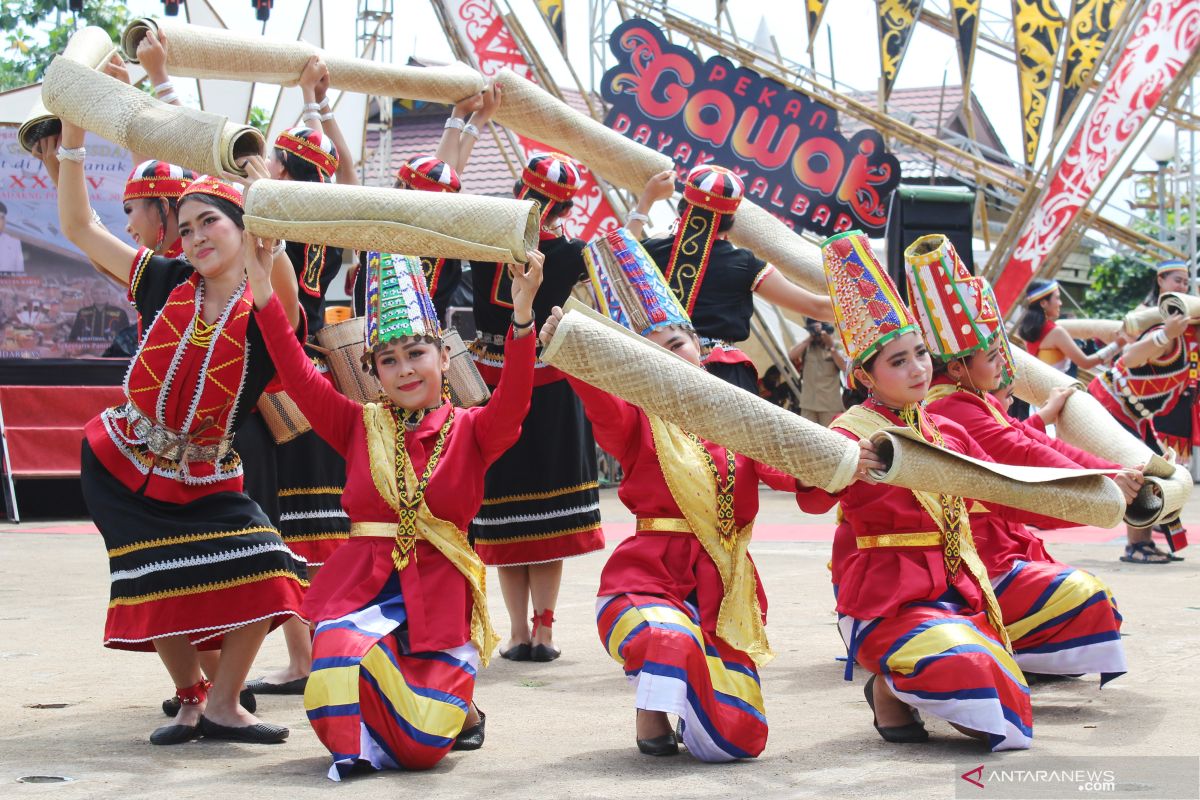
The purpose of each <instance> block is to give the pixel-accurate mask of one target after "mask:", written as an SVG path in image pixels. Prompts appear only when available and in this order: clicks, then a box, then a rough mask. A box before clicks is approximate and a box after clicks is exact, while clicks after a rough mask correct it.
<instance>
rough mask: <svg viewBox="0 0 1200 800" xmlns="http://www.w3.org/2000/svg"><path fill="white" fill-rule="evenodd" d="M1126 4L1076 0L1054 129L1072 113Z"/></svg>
mask: <svg viewBox="0 0 1200 800" xmlns="http://www.w3.org/2000/svg"><path fill="white" fill-rule="evenodd" d="M1127 5H1128V2H1127V0H1075V6H1074V8H1073V9H1072V11H1071V22H1070V23H1069V24H1068V25H1067V48H1066V51H1065V53H1064V54H1063V75H1062V96H1061V97H1060V98H1059V100H1058V117H1057V118H1056V119H1055V121H1054V127H1055V128H1057V127H1058V126H1060V125H1062V123H1063V117H1064V115H1066V114H1067V112H1069V111H1070V110H1071V105H1072V104H1073V103H1074V102H1075V98H1076V97H1077V96H1078V95H1079V92H1080V90H1081V89H1082V88H1083V87H1084V85H1085V84H1087V82H1088V80H1090V79H1091V77H1092V73H1093V72H1095V71H1096V64H1097V63H1098V62H1099V61H1100V54H1101V53H1103V52H1104V45H1106V44H1107V43H1108V37H1109V35H1110V34H1112V31H1113V28H1115V27H1116V26H1117V23H1118V22H1120V20H1121V14H1122V13H1124V11H1125V7H1126V6H1127Z"/></svg>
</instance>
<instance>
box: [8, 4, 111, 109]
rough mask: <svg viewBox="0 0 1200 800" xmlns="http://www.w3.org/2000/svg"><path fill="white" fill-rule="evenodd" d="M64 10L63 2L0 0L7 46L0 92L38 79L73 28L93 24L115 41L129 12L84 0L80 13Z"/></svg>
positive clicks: (59, 51)
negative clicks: (82, 9)
mask: <svg viewBox="0 0 1200 800" xmlns="http://www.w3.org/2000/svg"><path fill="white" fill-rule="evenodd" d="M66 7H67V2H66V0H57V2H56V1H55V0H0V30H3V31H4V32H5V37H6V38H5V41H6V44H7V46H6V47H5V49H4V52H3V54H2V55H0V91H4V90H8V89H15V88H17V87H19V86H27V85H29V84H31V83H37V82H38V81H39V80H41V78H42V73H44V72H45V71H46V67H48V66H49V65H50V60H51V59H53V58H54V56H56V55H58V54H59V53H61V52H62V51H63V48H65V47H66V46H67V41H68V40H70V38H71V34H73V33H75V31H76V29H78V28H82V27H84V26H86V25H95V26H96V27H98V28H103V29H104V30H106V31H107V32H108V35H109V36H111V37H112V38H113V41H114V42H117V41H120V37H121V33H122V32H123V31H124V30H125V25H126V23H128V22H129V11H128V10H127V9H126V8H125V5H124V3H120V2H117V1H116V0H87V2H86V3H85V4H84V11H83V12H82V13H81V14H75V13H72V12H70V11H67V10H66Z"/></svg>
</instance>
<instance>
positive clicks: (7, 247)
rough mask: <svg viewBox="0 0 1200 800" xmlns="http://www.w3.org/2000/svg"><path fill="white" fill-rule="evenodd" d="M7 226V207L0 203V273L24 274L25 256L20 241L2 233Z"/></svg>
mask: <svg viewBox="0 0 1200 800" xmlns="http://www.w3.org/2000/svg"><path fill="white" fill-rule="evenodd" d="M7 226H8V206H6V205H4V203H0V273H3V272H11V273H17V274H24V272H25V254H24V253H23V252H22V251H21V242H20V240H18V239H16V238H14V237H13V236H11V235H9V234H7V233H5V232H4V229H5V228H6V227H7Z"/></svg>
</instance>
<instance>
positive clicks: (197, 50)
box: [121, 18, 483, 104]
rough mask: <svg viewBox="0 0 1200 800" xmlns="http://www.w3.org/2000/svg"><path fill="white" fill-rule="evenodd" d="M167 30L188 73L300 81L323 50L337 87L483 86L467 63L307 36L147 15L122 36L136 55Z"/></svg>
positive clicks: (129, 53) (173, 53)
mask: <svg viewBox="0 0 1200 800" xmlns="http://www.w3.org/2000/svg"><path fill="white" fill-rule="evenodd" d="M150 30H154V31H156V32H158V31H162V32H165V33H166V34H167V40H168V41H169V42H170V44H171V46H170V47H169V48H168V50H167V70H168V71H169V72H170V73H171V74H172V75H182V76H185V77H189V78H218V79H223V80H231V81H254V82H257V83H270V84H276V85H278V86H295V85H296V84H297V83H298V82H299V81H300V73H301V72H303V71H304V65H305V64H306V63H307V62H308V59H309V58H310V57H311V56H314V55H320V56H321V57H322V58H323V59H324V60H325V63H326V65H327V66H328V67H329V85H330V86H332V87H334V88H335V89H342V90H344V91H349V92H359V93H361V94H369V95H375V96H378V97H402V98H406V99H410V100H426V101H429V102H433V103H448V104H454V103H457V102H458V101H459V100H462V99H464V98H467V97H470V96H471V95H473V94H476V93H477V92H479V91H481V90H482V89H483V76H481V75H480V74H479V73H478V72H476V71H475V70H473V69H471V68H470V67H468V66H467V65H465V64H461V63H455V64H450V65H448V66H444V67H412V66H408V65H405V64H382V63H379V62H377V61H365V60H363V59H359V58H345V57H342V56H335V55H333V54H331V53H326V52H324V51H322V50H320V49H319V48H316V47H314V46H312V45H310V44H308V43H307V42H298V41H282V40H278V39H269V38H266V37H261V36H245V35H242V34H239V33H235V32H233V31H229V30H225V29H222V28H211V27H207V26H204V25H189V24H187V23H182V22H174V21H170V20H164V19H153V18H143V19H136V20H134V21H133V22H131V23H129V25H128V26H126V28H125V32H124V34H123V35H122V36H121V47H122V49H124V51H125V54H126V58H128V59H129V60H130V61H136V59H135V58H134V56H135V55H136V53H137V46H138V42H140V41H141V40H142V39H143V38H144V37H145V35H146V32H147V31H150Z"/></svg>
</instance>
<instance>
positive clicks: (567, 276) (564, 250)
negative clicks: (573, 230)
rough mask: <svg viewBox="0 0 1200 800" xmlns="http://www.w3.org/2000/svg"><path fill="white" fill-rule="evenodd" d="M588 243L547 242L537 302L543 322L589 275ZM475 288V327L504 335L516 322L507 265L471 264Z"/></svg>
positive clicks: (542, 246) (561, 239)
mask: <svg viewBox="0 0 1200 800" xmlns="http://www.w3.org/2000/svg"><path fill="white" fill-rule="evenodd" d="M585 247H587V242H585V241H583V240H582V239H567V238H565V237H562V236H556V237H554V238H553V239H547V240H545V241H543V242H542V243H541V244H540V245H539V247H538V249H539V250H541V252H542V253H543V254H544V255H545V256H546V263H545V266H544V267H543V268H542V285H541V287H540V288H539V289H538V293H537V297H535V298H534V299H533V315H534V317H535V318H536V319H537V320H539V321H544V320H546V319H547V318H549V316H550V309H552V308H554V307H555V306H561V305H562V304H563V303H565V302H567V298H568V297H570V296H571V290H572V289H573V288H575V284H577V283H579V281H580V280H582V279H583V278H584V277H585V276H586V274H587V267H586V265H585V264H584V262H583V249H584V248H585ZM471 283H472V285H473V286H474V290H475V292H474V294H475V299H474V307H475V327H476V328H477V329H478V330H479V331H480V332H481V333H488V334H491V335H493V336H504V335H505V334H507V333H508V326H509V324H510V323H511V322H512V312H513V306H512V278H510V277H508V269H507V265H505V264H497V263H495V262H493V261H472V262H471Z"/></svg>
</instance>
